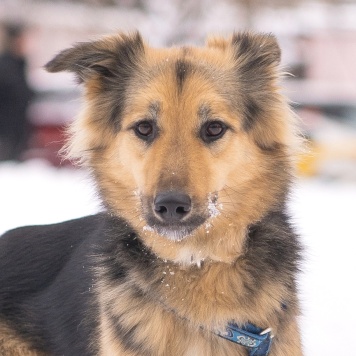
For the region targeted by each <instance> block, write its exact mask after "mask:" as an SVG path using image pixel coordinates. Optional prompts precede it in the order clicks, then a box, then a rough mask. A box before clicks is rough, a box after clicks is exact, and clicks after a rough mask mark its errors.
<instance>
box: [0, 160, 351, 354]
mask: <svg viewBox="0 0 356 356" xmlns="http://www.w3.org/2000/svg"><path fill="white" fill-rule="evenodd" d="M99 209H100V204H99V202H98V200H97V199H96V197H95V192H94V190H93V188H92V185H91V182H90V179H89V178H88V176H87V175H86V174H85V173H83V172H80V171H77V170H73V169H60V170H59V169H56V168H52V167H49V166H47V165H46V164H45V163H43V162H38V161H32V162H27V163H24V164H14V163H4V164H1V165H0V234H1V233H2V232H4V231H6V230H8V229H10V228H13V227H17V226H21V225H25V224H42V223H52V222H59V221H63V220H66V219H70V218H75V217H79V216H82V215H85V214H90V213H94V212H96V211H98V210H99ZM290 210H291V212H292V214H293V216H294V222H295V224H296V226H297V229H298V231H299V232H300V233H301V235H302V237H303V241H304V243H305V245H306V246H307V251H306V262H305V264H304V273H303V274H302V276H301V280H300V288H301V300H302V307H303V317H302V318H301V329H302V334H303V343H304V348H305V355H306V356H336V355H350V351H349V350H350V344H351V343H352V340H350V337H351V338H352V337H354V335H355V334H356V304H355V300H356V289H355V287H356V286H355V280H356V279H355V276H354V274H355V272H356V257H355V251H356V221H355V220H356V219H355V218H356V184H355V183H341V182H323V181H320V180H308V181H302V182H299V184H298V186H297V187H296V189H295V190H294V192H293V200H292V202H291V204H290Z"/></svg>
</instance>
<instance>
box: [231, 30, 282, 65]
mask: <svg viewBox="0 0 356 356" xmlns="http://www.w3.org/2000/svg"><path fill="white" fill-rule="evenodd" d="M231 43H232V46H233V48H234V55H235V58H236V60H237V61H238V62H239V65H240V66H241V67H240V69H241V70H244V71H249V70H253V71H256V70H257V71H258V70H261V69H262V70H263V69H268V68H271V67H276V66H278V65H279V63H280V61H281V50H280V48H279V45H278V43H277V40H276V38H275V37H274V36H273V35H271V34H260V33H257V34H253V33H249V32H241V33H235V34H234V35H233V36H232V40H231Z"/></svg>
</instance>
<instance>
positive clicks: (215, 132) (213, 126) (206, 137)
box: [200, 121, 227, 143]
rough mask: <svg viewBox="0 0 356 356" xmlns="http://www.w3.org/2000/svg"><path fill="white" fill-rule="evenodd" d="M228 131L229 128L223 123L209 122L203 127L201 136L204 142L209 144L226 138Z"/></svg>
mask: <svg viewBox="0 0 356 356" xmlns="http://www.w3.org/2000/svg"><path fill="white" fill-rule="evenodd" d="M226 130H227V126H226V125H225V124H224V123H222V122H221V121H209V122H206V123H205V124H204V125H203V127H202V129H201V133H200V135H201V138H202V139H203V141H205V142H207V143H209V142H212V141H216V140H218V139H219V138H221V137H222V136H224V134H225V132H226Z"/></svg>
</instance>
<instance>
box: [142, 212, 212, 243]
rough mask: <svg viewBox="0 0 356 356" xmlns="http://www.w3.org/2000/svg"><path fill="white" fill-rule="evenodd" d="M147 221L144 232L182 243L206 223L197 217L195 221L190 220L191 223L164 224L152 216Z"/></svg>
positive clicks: (202, 218)
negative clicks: (151, 232) (152, 232)
mask: <svg viewBox="0 0 356 356" xmlns="http://www.w3.org/2000/svg"><path fill="white" fill-rule="evenodd" d="M146 220H147V225H146V226H145V227H144V230H147V231H154V232H156V233H157V234H159V235H161V236H163V237H165V238H167V239H169V240H173V241H180V240H183V239H184V238H186V237H189V236H191V235H192V234H193V233H194V231H195V230H196V229H197V228H198V227H199V226H201V225H202V224H203V223H204V222H205V221H206V218H205V217H202V216H195V217H194V218H193V219H189V221H185V222H181V223H176V224H167V223H163V222H161V221H159V220H158V219H156V218H155V217H152V216H149V217H147V219H146Z"/></svg>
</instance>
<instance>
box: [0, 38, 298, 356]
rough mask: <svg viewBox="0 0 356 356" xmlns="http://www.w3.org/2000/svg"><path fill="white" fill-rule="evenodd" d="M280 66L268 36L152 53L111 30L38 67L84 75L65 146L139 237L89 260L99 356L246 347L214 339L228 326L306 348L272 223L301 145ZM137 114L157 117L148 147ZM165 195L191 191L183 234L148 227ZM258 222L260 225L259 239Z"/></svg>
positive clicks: (283, 348) (288, 351) (284, 235)
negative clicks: (214, 131)
mask: <svg viewBox="0 0 356 356" xmlns="http://www.w3.org/2000/svg"><path fill="white" fill-rule="evenodd" d="M279 61H280V50H279V47H278V44H277V42H276V40H275V38H274V37H273V36H270V35H260V34H250V33H241V34H234V35H233V36H231V37H230V38H227V39H224V38H210V39H208V41H207V46H206V47H201V48H196V47H183V48H178V47H173V48H169V49H155V48H151V47H149V46H148V45H146V44H145V43H144V42H143V41H142V39H141V37H140V36H139V35H138V34H133V35H123V34H121V35H116V36H110V37H107V38H104V39H102V40H99V41H96V42H93V43H84V44H79V45H77V46H76V47H74V48H72V49H68V50H66V51H63V52H62V53H61V54H59V55H58V56H57V57H56V58H54V59H53V60H52V61H51V62H50V63H49V64H48V65H47V69H48V70H49V71H53V72H56V71H60V70H69V71H72V72H75V73H76V75H77V77H78V78H79V80H80V81H83V82H84V84H85V94H84V96H85V107H84V109H83V111H82V113H81V115H80V117H79V118H78V119H77V120H76V122H75V123H74V124H73V125H72V127H71V129H70V140H69V144H68V147H67V148H66V154H67V156H68V157H70V158H72V159H76V160H79V161H80V162H81V163H82V164H83V165H86V166H87V167H89V168H90V169H91V171H92V172H93V175H94V177H95V179H96V182H97V186H98V189H99V191H100V194H101V196H102V198H103V202H104V204H105V206H106V208H107V211H108V212H109V213H110V215H111V216H113V217H120V218H122V219H123V220H124V221H126V222H127V225H130V226H131V227H132V228H133V230H134V231H135V234H137V239H138V241H139V242H137V243H139V244H140V245H138V247H137V248H136V250H137V251H136V250H135V251H136V252H137V253H138V254H139V256H141V257H137V258H138V260H137V261H133V259H134V257H132V259H131V258H129V257H128V256H129V253H130V252H128V253H127V254H125V253H126V252H125V253H124V251H123V250H122V249H121V250H120V249H119V248H116V245H112V246H113V247H110V248H108V249H107V251H109V252H108V254H107V255H106V254H105V253H102V254H101V255H100V256H101V257H100V258H97V259H98V260H99V265H100V267H97V268H96V282H95V290H96V296H97V298H98V304H99V314H98V317H97V318H98V321H99V327H98V329H97V330H95V332H94V333H93V335H95V337H93V340H91V341H92V345H93V346H92V349H93V350H94V349H95V348H96V347H97V353H98V354H99V355H101V356H113V355H128V356H137V355H185V356H189V355H192V356H193V355H204V356H205V355H240V356H242V355H246V350H245V349H244V348H243V347H241V346H239V345H236V344H234V343H230V342H228V341H226V340H224V339H222V338H220V337H218V336H216V334H215V332H216V331H218V330H222V329H224V327H225V326H226V324H227V323H228V322H229V321H232V320H233V321H234V322H236V323H237V324H239V325H243V324H245V323H247V322H250V323H253V324H255V325H258V326H260V327H263V328H267V327H271V328H272V330H273V334H274V335H275V338H274V342H273V346H272V349H271V352H270V355H271V356H286V355H288V356H299V355H302V351H301V345H300V338H299V331H298V326H297V321H296V317H297V315H298V313H299V311H298V301H297V297H296V288H295V276H294V273H295V272H296V271H297V267H296V264H297V259H298V257H296V256H297V255H298V253H299V247H298V245H297V242H294V239H295V237H294V235H293V233H292V232H291V231H290V228H289V226H288V223H287V222H286V221H285V219H284V218H282V219H280V218H279V217H278V216H279V215H278V214H282V215H283V214H284V213H283V210H284V207H285V201H286V198H287V194H288V189H289V185H290V182H291V179H292V176H293V156H294V153H295V152H294V151H295V147H296V142H297V140H296V135H295V129H294V117H293V114H292V113H291V111H290V109H289V106H288V104H287V101H286V99H285V98H284V97H283V96H282V95H281V94H280V91H279V90H280V89H279V79H280V73H279ZM143 119H144V120H150V122H154V123H156V124H155V125H157V130H158V135H157V137H155V138H154V140H153V141H152V142H144V141H143V140H142V139H140V138H139V137H137V135H136V134H135V132H134V129H133V128H134V127H135V125H136V124H137V122H139V121H140V120H143ZM214 120H221V121H223V122H224V124H225V125H226V126H227V127H228V129H227V131H226V133H225V134H224V135H223V137H222V138H221V139H219V140H217V141H215V142H212V143H210V142H204V140H203V139H202V136H201V135H202V133H201V132H202V130H203V129H202V127H204V124H205V123H206V122H209V121H214ZM165 191H179V192H184V193H185V194H187V195H189V196H190V197H191V200H192V211H193V213H194V214H196V216H198V217H199V219H201V221H202V222H201V223H199V226H197V227H195V228H194V229H193V231H189V233H186V234H185V235H184V236H183V235H179V234H181V232H179V231H178V232H177V235H174V233H172V234H169V233H167V234H162V233H161V232H159V231H158V230H157V229H156V228H155V226H154V225H152V224H150V222H149V221H150V220H149V216H150V214H152V211H151V209H152V204H153V200H154V197H155V196H157V194H159V193H160V192H165ZM153 214H154V213H153ZM283 216H284V215H283ZM199 221H200V220H199ZM284 224H286V225H284ZM127 225H126V226H127ZM256 226H257V228H256V229H257V230H256V231H264V232H261V233H259V232H257V233H256V234H255V235H256V236H255V235H254V229H255V227H256ZM113 231H114V232H115V230H113ZM114 232H110V233H111V234H112V235H113V236H118V235H119V234H116V235H115V233H114ZM263 234H265V241H264V240H263V238H262V237H260V236H262V235H263ZM254 236H255V237H254ZM105 240H108V241H111V240H110V238H108V239H105ZM114 240H115V239H114V238H113V240H112V241H114ZM123 241H124V240H123ZM125 241H126V240H125ZM141 243H142V247H141ZM130 244H131V241H130V242H129V243H128V244H127V246H129V245H130ZM110 246H111V245H110ZM130 248H131V247H129V248H128V250H129V249H130ZM132 248H133V247H132ZM284 248H285V250H283V249H284ZM123 249H125V246H124V244H123ZM133 249H134V248H133ZM269 249H270V250H269ZM274 249H276V252H275V254H274V252H272V253H273V255H272V254H270V255H268V253H270V252H268V251H273V250H274ZM294 249H295V251H294ZM115 251H116V252H115ZM132 251H133V250H132ZM136 252H135V253H136ZM114 253H117V255H113V254H114ZM289 253H290V256H292V257H291V258H290V260H291V262H290V264H289V261H288V256H287V255H288V254H289ZM109 255H110V256H111V257H110V258H109V257H107V258H106V257H105V256H109ZM121 255H122V256H121ZM120 256H121V257H120ZM120 259H121V260H120ZM145 259H147V261H148V262H147V267H144V264H143V260H145ZM113 261H122V262H120V266H121V263H122V266H124V267H123V270H125V271H126V270H127V271H126V272H125V273H127V276H125V277H124V278H122V281H121V282H120V283H119V282H118V281H117V280H118V278H119V277H117V278H116V279H115V280H113V279H112V278H110V273H111V272H110V271H111V268H113V267H110V264H112V263H114V262H113ZM133 262H134V263H133ZM115 263H116V262H115ZM117 263H119V262H117ZM129 266H131V267H129ZM259 266H260V267H259ZM115 273H116V272H115ZM120 278H121V277H120ZM285 304H286V305H287V307H286V308H284V307H283V306H284V305H285ZM0 340H2V339H0ZM4 342H5V344H4ZM16 342H17V341H16ZM88 342H89V341H88ZM10 343H11V341H3V345H5V346H3V348H4V349H6V347H8V345H10ZM0 345H1V344H0ZM95 345H99V346H95ZM15 346H16V345H15ZM15 346H14V347H15ZM11 347H12V346H11V345H10V350H12V349H11ZM16 347H18V348H19V349H21V348H22V344H21V342H19V346H16ZM6 350H7V349H6ZM93 352H94V351H93ZM15 355H18V356H27V355H32V353H30V351H29V352H28V353H21V352H18V353H17V354H16V353H15Z"/></svg>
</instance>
